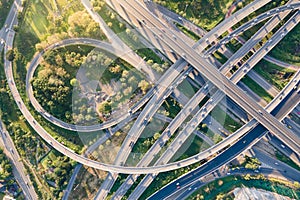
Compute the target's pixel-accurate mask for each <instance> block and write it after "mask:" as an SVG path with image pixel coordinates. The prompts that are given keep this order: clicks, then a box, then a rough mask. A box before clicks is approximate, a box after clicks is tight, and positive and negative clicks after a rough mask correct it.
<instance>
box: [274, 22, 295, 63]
mask: <svg viewBox="0 0 300 200" xmlns="http://www.w3.org/2000/svg"><path fill="white" fill-rule="evenodd" d="M299 36H300V26H296V27H295V28H294V29H293V30H292V31H290V32H289V33H288V34H287V35H286V36H285V37H284V38H283V40H282V41H280V42H279V44H278V45H276V47H275V48H274V49H273V50H272V51H271V52H270V54H271V56H273V57H275V58H277V59H279V60H282V61H285V62H288V63H291V64H295V65H298V66H300V40H299Z"/></svg>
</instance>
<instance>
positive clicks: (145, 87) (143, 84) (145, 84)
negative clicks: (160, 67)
mask: <svg viewBox="0 0 300 200" xmlns="http://www.w3.org/2000/svg"><path fill="white" fill-rule="evenodd" d="M138 86H139V88H141V90H142V92H143V94H146V92H147V90H148V89H149V88H150V84H149V83H148V82H147V81H145V80H141V81H140V82H139V85H138Z"/></svg>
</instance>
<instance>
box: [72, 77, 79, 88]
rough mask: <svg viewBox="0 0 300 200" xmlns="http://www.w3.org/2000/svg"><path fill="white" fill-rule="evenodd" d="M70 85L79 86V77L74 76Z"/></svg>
mask: <svg viewBox="0 0 300 200" xmlns="http://www.w3.org/2000/svg"><path fill="white" fill-rule="evenodd" d="M70 85H72V86H73V87H74V86H78V81H77V79H76V78H72V79H71V80H70Z"/></svg>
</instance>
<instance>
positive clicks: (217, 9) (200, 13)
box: [155, 0, 233, 30]
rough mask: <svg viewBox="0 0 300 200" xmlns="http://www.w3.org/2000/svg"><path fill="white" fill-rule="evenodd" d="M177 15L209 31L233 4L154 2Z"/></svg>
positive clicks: (204, 0)
mask: <svg viewBox="0 0 300 200" xmlns="http://www.w3.org/2000/svg"><path fill="white" fill-rule="evenodd" d="M155 2H156V3H159V4H161V5H163V6H165V7H167V8H169V9H170V10H172V11H174V12H176V13H177V14H179V15H181V16H183V17H185V18H187V19H188V20H190V21H192V22H193V23H195V24H197V25H199V26H200V27H202V28H205V29H206V30H211V29H212V28H213V27H215V26H216V25H217V24H218V23H219V22H220V21H221V20H222V19H224V16H225V13H226V12H227V11H228V8H229V7H230V6H231V4H232V3H233V1H232V0H222V1H220V0H212V1H207V0H197V1H192V2H191V1H189V0H183V1H178V0H155Z"/></svg>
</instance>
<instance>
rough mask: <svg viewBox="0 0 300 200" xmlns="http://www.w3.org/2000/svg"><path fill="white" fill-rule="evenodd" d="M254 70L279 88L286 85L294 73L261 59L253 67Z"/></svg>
mask: <svg viewBox="0 0 300 200" xmlns="http://www.w3.org/2000/svg"><path fill="white" fill-rule="evenodd" d="M254 70H255V71H256V72H257V73H258V74H259V75H261V76H262V77H264V78H265V79H266V80H267V81H268V82H269V83H271V84H272V85H274V86H275V87H276V88H278V89H279V90H282V89H283V88H284V87H285V86H286V84H287V83H288V82H289V81H290V79H291V77H292V75H293V74H294V73H295V71H294V70H291V69H287V68H283V67H280V66H278V65H275V64H273V63H270V62H268V61H265V60H261V61H260V62H259V63H258V64H257V65H256V66H255V67H254Z"/></svg>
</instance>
